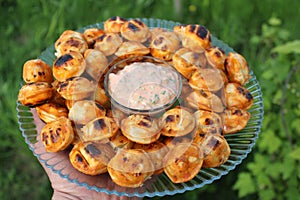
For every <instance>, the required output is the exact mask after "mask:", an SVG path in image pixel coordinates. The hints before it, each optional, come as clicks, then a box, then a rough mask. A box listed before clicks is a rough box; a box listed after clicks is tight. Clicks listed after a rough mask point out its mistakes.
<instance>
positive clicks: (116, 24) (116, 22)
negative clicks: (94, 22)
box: [104, 16, 127, 33]
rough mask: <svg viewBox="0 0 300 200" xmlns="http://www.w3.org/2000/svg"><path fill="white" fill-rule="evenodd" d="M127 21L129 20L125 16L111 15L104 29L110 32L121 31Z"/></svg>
mask: <svg viewBox="0 0 300 200" xmlns="http://www.w3.org/2000/svg"><path fill="white" fill-rule="evenodd" d="M125 22H127V19H125V18H123V17H120V16H115V17H111V18H109V19H107V20H106V21H105V22H104V31H105V32H108V33H119V32H120V30H121V27H122V26H123V24H124V23H125Z"/></svg>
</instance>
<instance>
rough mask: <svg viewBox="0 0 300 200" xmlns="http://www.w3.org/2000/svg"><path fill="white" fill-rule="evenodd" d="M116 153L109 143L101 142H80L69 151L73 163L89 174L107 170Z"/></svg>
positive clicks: (75, 166) (78, 168) (101, 172)
mask: <svg viewBox="0 0 300 200" xmlns="http://www.w3.org/2000/svg"><path fill="white" fill-rule="evenodd" d="M114 155H115V152H114V150H113V149H112V147H111V146H110V145H109V144H105V143H99V142H79V143H77V144H75V145H74V147H73V148H72V150H71V151H70V153H69V159H70V162H71V164H72V165H73V167H74V168H75V169H77V170H78V171H80V172H82V173H84V174H88V175H98V174H103V173H105V172H107V165H108V163H109V161H110V159H111V158H112V157H113V156H114Z"/></svg>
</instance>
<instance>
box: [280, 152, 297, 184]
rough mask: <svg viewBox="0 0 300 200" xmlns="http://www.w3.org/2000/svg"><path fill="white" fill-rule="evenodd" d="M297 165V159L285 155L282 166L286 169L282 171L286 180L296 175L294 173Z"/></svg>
mask: <svg viewBox="0 0 300 200" xmlns="http://www.w3.org/2000/svg"><path fill="white" fill-rule="evenodd" d="M295 167H296V162H295V160H294V159H293V158H291V157H290V156H284V158H283V163H282V168H283V169H284V170H283V172H282V178H283V179H284V180H289V178H290V177H291V176H295V174H294V173H295V171H294V170H295Z"/></svg>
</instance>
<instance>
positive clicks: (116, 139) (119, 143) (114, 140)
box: [109, 129, 134, 151]
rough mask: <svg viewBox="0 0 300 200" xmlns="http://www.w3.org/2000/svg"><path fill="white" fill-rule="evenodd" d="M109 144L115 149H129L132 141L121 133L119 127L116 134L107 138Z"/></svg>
mask: <svg viewBox="0 0 300 200" xmlns="http://www.w3.org/2000/svg"><path fill="white" fill-rule="evenodd" d="M109 141H110V142H109V144H110V145H111V146H112V147H113V149H114V150H115V151H118V149H131V147H132V146H133V144H134V142H132V141H131V140H129V139H128V138H127V137H125V136H124V135H123V134H122V131H121V130H120V129H119V130H118V132H117V134H116V135H114V136H113V137H111V138H110V139H109Z"/></svg>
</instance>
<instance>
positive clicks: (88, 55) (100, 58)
mask: <svg viewBox="0 0 300 200" xmlns="http://www.w3.org/2000/svg"><path fill="white" fill-rule="evenodd" d="M84 59H85V62H86V69H85V71H86V73H87V74H88V75H90V76H91V77H92V78H93V79H94V80H96V81H98V80H100V78H101V77H102V76H103V75H104V73H105V72H106V71H107V70H108V60H107V58H106V56H105V55H104V54H103V53H102V52H101V51H98V50H95V49H88V50H86V51H85V52H84Z"/></svg>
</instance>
